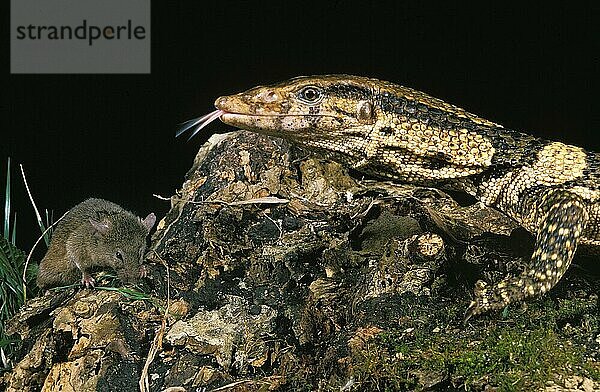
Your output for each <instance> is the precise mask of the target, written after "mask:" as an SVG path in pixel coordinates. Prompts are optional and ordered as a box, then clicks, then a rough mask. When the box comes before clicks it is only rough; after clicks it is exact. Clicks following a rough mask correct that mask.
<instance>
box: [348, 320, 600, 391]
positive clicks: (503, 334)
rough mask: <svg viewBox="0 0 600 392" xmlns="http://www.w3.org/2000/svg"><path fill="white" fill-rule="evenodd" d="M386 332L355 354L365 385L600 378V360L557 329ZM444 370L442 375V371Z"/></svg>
mask: <svg viewBox="0 0 600 392" xmlns="http://www.w3.org/2000/svg"><path fill="white" fill-rule="evenodd" d="M426 330H427V329H424V330H420V331H416V330H415V331H416V333H415V334H414V335H413V336H412V337H411V338H407V334H406V330H403V331H400V330H393V331H387V332H385V333H383V334H381V335H379V336H378V338H377V339H376V340H375V341H373V342H372V344H371V345H369V346H368V347H367V348H365V349H364V350H361V351H360V352H358V353H355V354H354V356H353V358H352V359H353V365H354V366H353V368H352V373H353V374H352V376H353V377H354V378H355V379H356V380H357V383H360V384H361V385H362V388H364V389H366V390H373V389H381V390H385V389H390V388H391V390H411V389H413V388H415V387H421V388H422V387H424V386H426V385H428V384H429V385H430V384H431V382H436V381H437V383H438V385H437V386H441V385H443V384H446V385H452V386H454V387H461V388H464V389H466V390H480V389H482V388H483V387H484V386H485V385H491V386H494V387H497V388H499V390H503V391H513V390H514V391H518V390H528V389H534V388H541V387H543V386H544V385H545V384H546V382H547V381H549V380H553V379H556V378H559V377H560V376H570V375H580V376H585V377H588V378H591V379H593V380H600V371H599V368H598V364H597V363H595V362H591V361H588V360H586V359H585V357H584V353H583V352H582V350H581V349H580V348H579V347H577V346H574V345H573V344H570V343H568V341H567V340H565V339H564V337H561V336H559V334H558V333H557V332H556V331H554V330H553V329H547V328H545V327H541V326H540V327H536V328H533V329H528V330H522V329H520V328H518V327H515V326H514V325H511V326H508V325H502V324H497V325H495V326H490V327H489V328H488V329H486V332H485V334H486V335H485V336H478V335H477V334H478V332H477V331H473V332H471V333H469V331H467V330H462V331H456V330H451V331H446V332H431V331H428V333H424V332H425V331H426ZM565 342H567V343H565ZM440 374H442V375H444V376H443V377H439V375H440Z"/></svg>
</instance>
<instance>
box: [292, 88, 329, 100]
mask: <svg viewBox="0 0 600 392" xmlns="http://www.w3.org/2000/svg"><path fill="white" fill-rule="evenodd" d="M322 98H323V92H322V91H321V89H320V88H318V87H315V86H306V87H304V88H302V89H301V90H300V91H298V99H299V100H301V101H302V102H305V103H309V104H315V103H318V102H319V101H321V99H322Z"/></svg>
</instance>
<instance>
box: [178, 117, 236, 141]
mask: <svg viewBox="0 0 600 392" xmlns="http://www.w3.org/2000/svg"><path fill="white" fill-rule="evenodd" d="M224 113H225V112H224V111H223V110H215V111H214V112H210V113H209V114H207V115H205V116H202V117H198V118H194V119H191V120H188V121H186V122H184V123H182V124H180V126H179V128H178V129H177V131H176V132H175V137H179V136H180V135H181V134H182V133H184V132H185V131H187V130H188V129H194V131H193V132H192V134H191V136H190V137H189V138H188V141H189V140H190V139H191V138H193V137H194V135H196V134H197V133H198V132H200V130H201V129H202V128H204V127H206V126H207V125H208V124H210V123H211V122H213V121H215V120H216V119H217V118H219V117H221V116H222V115H223V114H224Z"/></svg>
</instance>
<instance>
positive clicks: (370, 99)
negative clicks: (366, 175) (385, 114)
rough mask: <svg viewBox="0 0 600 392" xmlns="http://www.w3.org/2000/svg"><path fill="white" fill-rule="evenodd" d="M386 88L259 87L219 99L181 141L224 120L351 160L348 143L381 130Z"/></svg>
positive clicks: (347, 83) (310, 82) (340, 80)
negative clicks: (380, 103)
mask: <svg viewBox="0 0 600 392" xmlns="http://www.w3.org/2000/svg"><path fill="white" fill-rule="evenodd" d="M381 84H382V82H380V81H378V80H375V79H368V78H364V77H357V76H350V75H323V76H301V77H297V78H293V79H290V80H288V81H285V82H281V83H277V84H273V85H268V86H258V87H254V88H251V89H249V90H247V91H244V92H241V93H238V94H233V95H227V96H222V97H219V98H217V100H216V101H215V106H216V108H217V110H215V111H214V112H212V113H210V114H208V115H206V116H204V117H200V118H197V119H194V120H190V121H188V122H187V123H184V124H183V126H182V127H181V128H180V130H179V132H178V135H179V134H181V133H183V132H184V131H186V130H187V129H190V128H195V130H194V132H193V134H192V136H194V135H195V134H196V133H197V132H198V131H199V130H200V129H202V128H204V127H205V126H206V125H208V124H209V123H210V122H212V121H214V120H216V119H217V118H220V119H221V121H223V122H224V123H226V124H229V125H232V126H234V127H238V128H241V129H245V130H248V131H252V132H258V133H262V134H266V135H271V136H277V137H282V138H284V139H288V140H291V141H293V142H295V143H297V144H299V145H302V146H304V147H309V148H311V147H312V148H317V149H324V150H327V151H329V152H332V151H334V150H336V146H337V147H339V149H340V150H342V149H344V152H345V153H346V154H347V153H348V151H347V148H345V147H344V146H342V145H341V144H342V143H345V142H346V141H348V138H353V139H355V140H359V141H363V140H365V138H366V137H367V135H368V134H369V133H370V132H371V131H372V130H373V128H374V127H375V123H376V122H377V120H378V111H377V108H376V105H375V97H376V92H377V91H378V88H380V87H381ZM360 144H361V143H358V144H357V143H353V144H352V145H360ZM338 145H339V146H338ZM346 145H347V143H346Z"/></svg>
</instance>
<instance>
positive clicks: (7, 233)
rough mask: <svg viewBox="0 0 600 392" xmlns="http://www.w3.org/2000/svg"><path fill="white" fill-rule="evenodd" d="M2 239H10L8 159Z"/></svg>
mask: <svg viewBox="0 0 600 392" xmlns="http://www.w3.org/2000/svg"><path fill="white" fill-rule="evenodd" d="M4 238H6V239H7V240H8V239H9V238H10V158H8V165H7V168H6V189H5V190H4Z"/></svg>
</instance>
